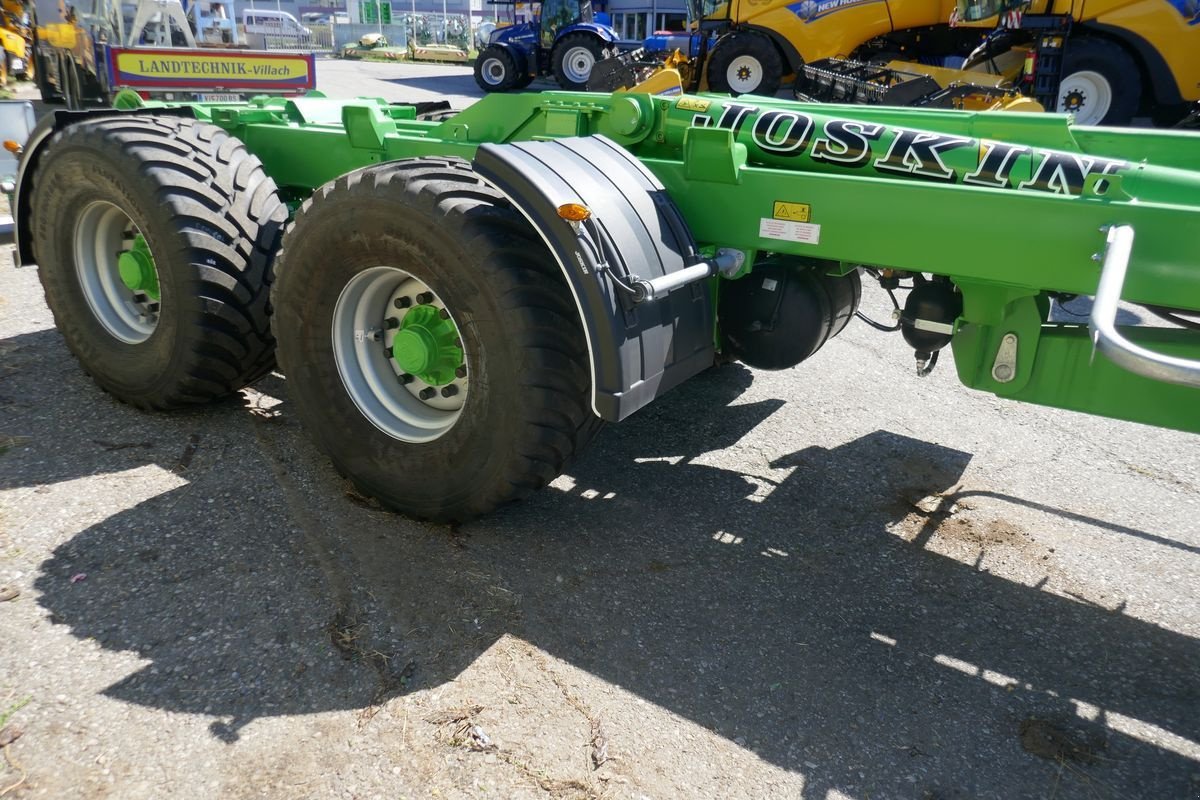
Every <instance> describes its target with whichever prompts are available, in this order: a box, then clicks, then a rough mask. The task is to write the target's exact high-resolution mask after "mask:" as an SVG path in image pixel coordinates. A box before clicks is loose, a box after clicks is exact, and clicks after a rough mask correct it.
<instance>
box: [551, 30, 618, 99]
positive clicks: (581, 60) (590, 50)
mask: <svg viewBox="0 0 1200 800" xmlns="http://www.w3.org/2000/svg"><path fill="white" fill-rule="evenodd" d="M615 54H616V53H615V51H614V50H612V49H610V48H608V47H606V46H605V44H604V42H602V41H600V39H599V38H597V37H596V36H594V35H593V34H590V33H571V34H568V35H566V36H564V37H563V38H562V39H561V40H560V41H559V42H558V44H556V45H555V46H554V52H553V54H552V55H551V56H550V63H551V64H553V65H554V79H555V80H556V81H558V85H559V86H560V87H561V88H563V89H565V90H566V91H568V92H584V91H587V82H588V78H590V77H591V76H592V68H593V67H595V66H596V62H597V61H602V60H604V59H606V58H608V57H609V56H612V55H615Z"/></svg>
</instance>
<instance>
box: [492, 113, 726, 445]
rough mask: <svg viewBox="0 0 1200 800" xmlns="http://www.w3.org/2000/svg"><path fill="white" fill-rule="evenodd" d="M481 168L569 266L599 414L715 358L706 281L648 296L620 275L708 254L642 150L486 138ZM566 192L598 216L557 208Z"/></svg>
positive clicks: (637, 400)
mask: <svg viewBox="0 0 1200 800" xmlns="http://www.w3.org/2000/svg"><path fill="white" fill-rule="evenodd" d="M474 168H475V171H476V172H477V173H478V174H479V175H480V177H482V178H483V179H484V180H486V181H488V182H489V183H491V184H492V185H493V186H495V187H496V188H497V189H498V190H500V191H501V192H503V193H504V194H505V195H506V196H507V197H508V198H509V200H510V201H511V202H512V203H513V205H514V206H515V207H516V208H517V209H518V210H520V212H521V213H522V214H524V215H525V217H526V218H528V219H529V221H530V222H531V223H532V224H533V226H534V228H535V229H536V230H537V231H538V233H539V234H540V235H541V236H542V238H543V239H544V240H545V242H546V245H547V246H548V247H549V248H550V250H551V252H552V253H553V254H554V256H555V258H556V259H557V260H558V263H559V266H560V267H561V268H562V271H563V275H564V276H565V278H566V281H567V285H568V286H569V287H570V289H571V292H572V294H573V295H574V297H575V303H576V305H577V306H578V308H579V316H580V319H581V321H582V324H583V329H584V333H585V334H586V336H587V344H588V353H589V357H590V359H591V372H592V409H593V410H594V411H595V412H596V414H597V415H599V416H600V417H601V418H603V419H606V420H609V421H612V422H616V421H619V420H622V419H624V418H625V417H628V416H629V415H630V414H632V413H633V412H635V411H637V410H638V409H639V408H641V407H642V406H645V405H647V404H648V403H650V401H652V400H653V399H654V398H656V397H658V396H659V395H660V394H662V393H664V392H666V391H667V390H668V389H670V388H671V387H673V386H676V385H678V384H679V383H681V382H683V381H685V380H687V379H688V378H690V377H692V376H693V375H695V374H697V373H698V372H701V371H703V370H704V369H706V368H708V367H709V366H711V365H712V364H713V360H714V356H715V354H714V348H713V298H712V291H711V284H710V282H709V281H701V282H699V283H693V284H691V285H687V286H683V287H680V288H678V289H675V290H673V291H671V292H670V293H669V294H668V295H667V296H666V297H664V298H662V299H659V300H655V301H654V302H646V303H640V304H635V303H634V302H633V301H632V298H631V296H630V295H629V294H628V293H627V292H625V291H622V290H621V289H620V288H619V287H618V285H617V284H618V282H623V283H626V284H627V283H628V282H629V280H630V278H631V276H637V277H639V278H646V279H653V278H656V277H659V276H661V275H668V274H671V273H673V272H677V271H679V270H681V269H684V268H686V267H688V266H691V265H693V264H696V263H697V262H699V261H700V260H701V258H700V256H699V254H698V253H697V252H696V244H695V241H694V240H693V239H692V235H691V233H690V231H689V230H688V228H687V224H686V222H685V221H684V219H683V217H682V216H681V215H680V213H679V210H678V209H677V208H676V207H675V204H674V202H672V200H671V198H670V197H669V196H668V195H667V192H666V190H665V189H664V188H663V186H662V184H661V183H659V181H658V179H657V178H655V177H654V175H653V174H652V173H651V172H650V171H649V170H647V169H646V168H645V167H644V166H642V164H641V163H640V162H639V161H638V160H637V159H635V158H633V157H632V156H631V155H629V153H628V152H626V151H625V150H624V149H622V148H621V147H619V146H618V145H616V144H615V143H613V142H612V141H611V140H609V139H606V138H604V137H602V136H591V137H586V138H570V139H556V140H553V141H544V142H525V143H518V144H502V145H491V144H487V145H483V146H481V147H480V148H479V150H478V151H477V153H476V156H475V162H474ZM567 203H577V204H579V205H582V206H585V207H586V208H587V209H589V210H590V211H591V219H590V220H588V221H587V222H584V223H582V224H580V223H571V222H568V221H566V220H564V219H562V218H561V217H560V216H559V214H558V211H557V209H558V208H559V207H560V206H562V205H564V204H567ZM614 277H615V278H616V280H614Z"/></svg>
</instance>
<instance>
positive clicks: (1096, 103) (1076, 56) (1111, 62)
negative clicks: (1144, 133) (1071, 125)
mask: <svg viewBox="0 0 1200 800" xmlns="http://www.w3.org/2000/svg"><path fill="white" fill-rule="evenodd" d="M1062 75H1063V78H1062V81H1061V82H1060V83H1059V86H1058V108H1057V110H1058V111H1060V112H1070V113H1072V114H1074V115H1075V122H1076V124H1078V125H1127V124H1129V121H1130V120H1131V119H1133V115H1134V114H1136V113H1137V110H1138V104H1139V103H1140V102H1141V95H1142V81H1141V78H1140V77H1139V73H1138V67H1137V64H1136V63H1135V62H1134V60H1133V57H1132V56H1130V55H1129V53H1128V52H1127V51H1126V50H1125V48H1123V47H1121V46H1120V45H1119V44H1116V43H1115V42H1110V41H1108V40H1106V39H1096V38H1088V37H1080V38H1078V39H1071V40H1069V41H1068V42H1067V53H1066V56H1065V57H1064V58H1063V69H1062Z"/></svg>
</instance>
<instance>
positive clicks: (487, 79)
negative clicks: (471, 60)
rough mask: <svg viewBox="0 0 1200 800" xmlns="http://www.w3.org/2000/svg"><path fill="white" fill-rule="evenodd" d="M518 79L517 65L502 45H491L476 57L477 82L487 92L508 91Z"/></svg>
mask: <svg viewBox="0 0 1200 800" xmlns="http://www.w3.org/2000/svg"><path fill="white" fill-rule="evenodd" d="M517 80H518V76H517V65H516V64H515V63H514V62H513V57H512V56H511V55H510V54H509V53H508V51H507V50H505V49H504V48H502V47H495V46H489V47H485V48H483V52H482V53H480V54H479V55H478V56H476V58H475V83H477V84H478V85H479V88H480V89H482V90H483V91H485V92H507V91H508V90H510V89H512V88H513V87H514V86H515V85H516V83H517Z"/></svg>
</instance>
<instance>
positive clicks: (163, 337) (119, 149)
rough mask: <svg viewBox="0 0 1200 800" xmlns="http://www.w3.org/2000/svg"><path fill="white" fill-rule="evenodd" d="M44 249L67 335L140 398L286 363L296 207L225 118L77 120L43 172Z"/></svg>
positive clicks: (46, 276) (50, 289)
mask: <svg viewBox="0 0 1200 800" xmlns="http://www.w3.org/2000/svg"><path fill="white" fill-rule="evenodd" d="M31 219H32V226H33V249H34V253H35V255H36V257H37V262H38V265H39V269H38V274H39V277H40V278H41V281H42V286H43V287H44V289H45V292H46V302H47V303H48V304H49V306H50V310H51V311H52V312H53V314H54V320H55V323H56V324H57V326H58V329H59V331H60V332H61V333H62V335H63V338H64V339H65V340H66V343H67V347H68V348H70V350H71V352H72V353H74V354H75V356H76V357H77V358H78V359H79V361H80V363H81V364H82V365H83V367H84V369H85V370H87V372H88V373H90V374H91V375H92V377H93V378H95V380H96V382H97V383H99V384H100V386H101V387H102V388H104V389H105V390H107V391H108V392H110V393H112V394H113V395H115V396H116V397H118V398H119V399H121V400H124V401H126V402H128V403H131V404H133V405H136V406H139V407H142V408H171V407H177V406H183V405H188V404H193V403H200V402H206V401H210V400H214V399H217V398H219V397H222V396H225V395H228V394H230V393H232V392H234V391H236V390H237V389H240V388H241V387H243V386H245V385H246V384H248V383H250V382H251V381H253V380H254V379H256V378H258V377H259V376H261V375H263V374H264V373H266V372H267V371H269V370H270V369H271V367H272V366H273V365H274V350H273V348H274V340H273V339H272V338H271V333H270V323H269V319H268V314H269V306H268V302H267V301H268V286H269V285H270V282H271V268H272V260H273V257H274V252H275V250H276V249H277V246H278V242H279V237H280V235H281V233H282V230H283V225H284V224H285V223H286V221H287V208H286V206H284V205H283V203H282V202H280V200H279V198H278V196H277V194H276V189H275V184H274V182H273V181H271V179H270V178H268V177H267V176H266V174H265V173H264V172H263V169H262V165H261V164H260V163H259V161H258V159H257V158H255V157H253V156H251V155H250V154H249V153H248V152H247V151H246V148H245V147H244V146H243V145H242V144H241V143H240V142H239V141H238V140H236V139H233V138H232V137H230V136H229V135H228V134H226V133H225V132H224V131H223V130H221V129H220V128H217V127H215V126H212V125H204V124H201V123H197V122H195V121H193V120H186V119H179V118H175V117H136V118H134V117H110V118H107V119H103V120H98V121H95V122H83V123H80V124H78V125H73V126H71V127H69V128H67V129H65V130H64V131H62V132H61V133H59V134H57V135H56V136H55V138H54V139H53V140H52V141H51V142H50V144H49V145H48V149H47V150H46V152H45V153H44V154H43V156H42V158H41V159H40V160H39V164H38V167H37V171H36V172H35V174H34V177H33V197H32V200H31Z"/></svg>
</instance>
